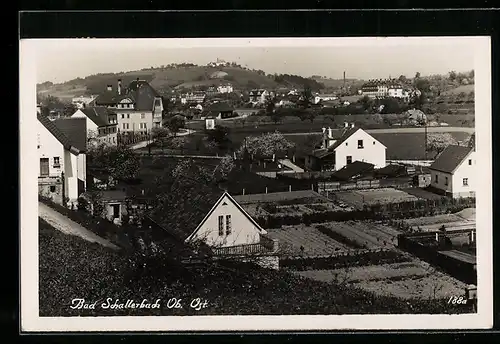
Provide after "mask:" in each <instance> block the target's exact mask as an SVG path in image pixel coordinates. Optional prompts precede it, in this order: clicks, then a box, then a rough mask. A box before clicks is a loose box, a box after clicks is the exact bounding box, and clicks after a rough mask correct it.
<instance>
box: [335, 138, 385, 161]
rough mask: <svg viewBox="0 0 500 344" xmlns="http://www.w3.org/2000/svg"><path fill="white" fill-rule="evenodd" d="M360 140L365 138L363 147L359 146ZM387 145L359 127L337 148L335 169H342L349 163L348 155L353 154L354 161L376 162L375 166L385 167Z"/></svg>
mask: <svg viewBox="0 0 500 344" xmlns="http://www.w3.org/2000/svg"><path fill="white" fill-rule="evenodd" d="M358 140H363V148H361V149H360V148H358ZM385 153H386V148H385V146H384V145H383V144H382V143H380V142H379V141H378V140H376V139H375V138H374V137H372V136H371V135H370V134H368V133H367V132H366V131H364V130H362V129H359V130H358V131H356V132H355V133H354V134H353V135H352V136H351V137H349V138H348V139H347V140H346V141H345V142H342V144H341V145H340V146H338V147H337V148H336V149H335V169H336V170H340V169H341V168H343V167H344V166H345V165H346V163H347V156H352V162H355V161H363V162H367V163H370V164H374V165H375V168H383V167H385V165H386V155H385Z"/></svg>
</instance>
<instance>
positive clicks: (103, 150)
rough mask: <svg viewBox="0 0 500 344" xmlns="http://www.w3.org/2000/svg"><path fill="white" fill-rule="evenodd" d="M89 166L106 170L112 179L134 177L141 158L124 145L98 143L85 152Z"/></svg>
mask: <svg viewBox="0 0 500 344" xmlns="http://www.w3.org/2000/svg"><path fill="white" fill-rule="evenodd" d="M87 158H88V164H89V165H90V166H93V167H96V168H100V169H103V170H105V171H107V172H108V173H109V174H110V175H111V176H112V177H113V178H114V179H118V180H130V179H135V178H136V177H137V175H138V174H139V169H140V168H141V160H140V158H139V156H138V155H137V154H135V153H134V151H133V150H132V149H130V148H128V147H125V146H107V145H99V146H97V147H95V148H91V149H89V151H88V152H87Z"/></svg>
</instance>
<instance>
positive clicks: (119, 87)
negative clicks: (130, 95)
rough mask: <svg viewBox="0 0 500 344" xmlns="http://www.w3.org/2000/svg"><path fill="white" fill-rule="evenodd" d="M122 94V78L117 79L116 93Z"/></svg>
mask: <svg viewBox="0 0 500 344" xmlns="http://www.w3.org/2000/svg"><path fill="white" fill-rule="evenodd" d="M121 94H122V79H118V95H121Z"/></svg>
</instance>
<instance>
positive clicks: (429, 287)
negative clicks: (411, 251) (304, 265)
mask: <svg viewBox="0 0 500 344" xmlns="http://www.w3.org/2000/svg"><path fill="white" fill-rule="evenodd" d="M297 274H299V275H301V276H303V277H307V278H311V279H314V280H318V281H322V282H338V281H339V280H340V281H344V282H345V283H349V284H350V285H353V286H356V287H359V288H362V289H364V290H368V291H371V292H374V293H376V294H379V295H391V296H396V297H401V298H405V299H411V298H448V297H450V296H452V295H463V293H464V290H465V287H466V286H465V284H464V283H462V282H460V281H458V280H456V279H454V278H452V277H451V276H448V275H446V274H444V273H441V272H439V271H436V270H435V269H432V268H429V267H428V265H427V264H426V263H423V262H421V261H419V260H414V261H412V262H405V263H394V264H384V265H370V266H363V267H355V268H347V269H335V270H310V271H300V272H297Z"/></svg>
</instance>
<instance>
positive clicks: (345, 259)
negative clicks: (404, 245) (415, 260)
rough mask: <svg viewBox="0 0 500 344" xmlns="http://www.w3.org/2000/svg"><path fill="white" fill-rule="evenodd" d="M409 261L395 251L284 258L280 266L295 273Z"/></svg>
mask: <svg viewBox="0 0 500 344" xmlns="http://www.w3.org/2000/svg"><path fill="white" fill-rule="evenodd" d="M410 260H411V259H410V258H408V257H407V256H405V255H402V254H401V253H398V252H396V251H365V252H360V253H354V254H348V255H341V256H332V257H326V258H308V257H304V258H299V259H297V258H284V259H281V260H280V266H281V267H283V268H286V269H290V270H297V271H304V270H330V269H339V268H344V267H354V266H357V267H358V266H368V265H381V264H394V263H403V262H409V261H410Z"/></svg>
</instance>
